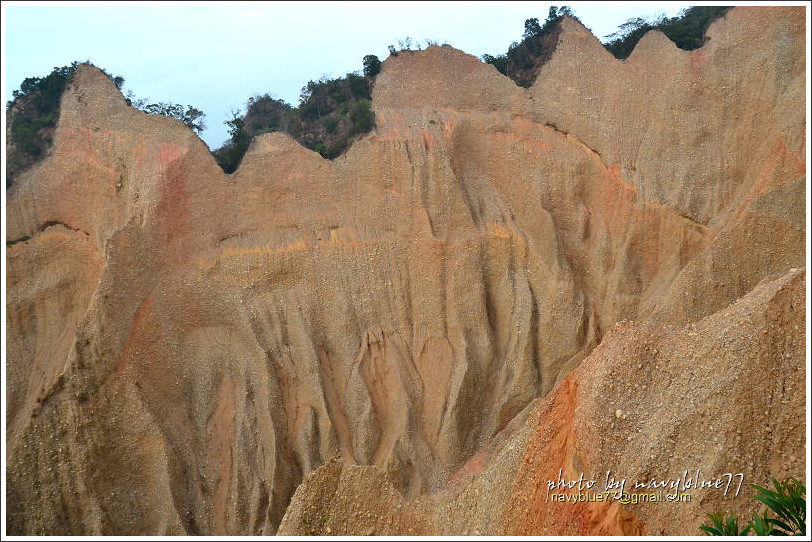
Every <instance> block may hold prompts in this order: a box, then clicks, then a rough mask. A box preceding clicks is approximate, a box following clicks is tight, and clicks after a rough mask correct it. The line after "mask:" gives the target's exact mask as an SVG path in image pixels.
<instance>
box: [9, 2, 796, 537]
mask: <svg viewBox="0 0 812 542" xmlns="http://www.w3.org/2000/svg"><path fill="white" fill-rule="evenodd" d="M563 24H564V26H563V28H562V31H561V34H560V43H559V46H558V49H557V50H556V52H555V53H554V54H553V56H552V58H551V59H550V60H549V61H548V62H547V63H546V64H545V65H544V67H543V68H542V71H541V73H540V74H539V78H538V80H537V82H536V84H535V86H534V87H532V88H531V89H528V90H524V89H521V88H519V87H516V86H515V85H514V84H513V83H512V82H511V81H510V80H509V79H507V78H504V77H502V76H501V75H499V74H498V73H497V72H496V71H495V70H494V69H493V67H491V66H488V65H485V64H482V63H481V62H479V61H478V60H477V59H475V58H474V57H471V56H469V55H466V54H464V53H462V52H460V51H457V50H454V49H452V48H450V47H430V48H429V49H427V50H426V51H422V52H412V53H407V52H402V53H401V54H399V55H398V56H396V57H391V58H389V59H388V60H387V61H386V62H385V63H384V64H383V70H382V72H381V73H380V74H379V76H378V78H377V81H376V85H375V90H374V93H373V108H374V110H375V113H376V121H377V129H376V130H375V131H374V132H373V133H371V134H369V135H367V136H365V137H364V138H363V139H361V140H360V141H358V142H356V143H355V144H354V145H353V146H352V147H351V148H350V149H349V151H348V152H347V153H346V155H344V156H342V157H340V158H338V159H336V160H335V161H332V162H331V161H326V160H323V159H322V158H321V157H320V156H319V155H318V154H316V153H313V152H310V151H308V150H307V149H304V148H303V147H301V146H299V145H298V144H297V143H295V142H294V141H293V140H292V139H290V138H289V137H287V136H285V135H282V134H268V135H264V136H261V137H259V138H257V139H255V140H254V142H253V143H252V146H251V148H250V150H249V152H248V154H246V156H245V158H244V159H243V162H242V164H241V166H240V168H239V169H238V170H237V172H236V173H234V174H233V175H225V174H223V173H222V171H221V170H220V169H219V168H218V167H217V165H216V164H215V162H214V160H213V158H212V157H211V155H210V154H209V152H208V149H207V148H206V146H205V145H204V144H203V143H202V142H201V141H200V140H199V139H198V138H197V137H196V136H195V135H194V134H193V133H192V132H191V131H190V130H188V129H186V127H185V126H183V125H182V124H181V123H180V122H177V121H174V120H172V119H166V118H161V117H155V116H148V115H146V114H144V113H141V112H139V111H136V110H135V109H133V108H130V107H127V106H126V104H125V102H124V99H123V97H122V96H121V95H120V93H119V92H118V91H117V90H116V89H115V87H114V85H113V84H112V83H111V82H110V81H109V79H108V78H107V77H106V76H105V75H104V74H102V73H101V72H100V71H98V70H96V69H94V68H92V67H89V66H81V67H80V68H79V69H77V72H76V74H75V75H74V77H73V79H72V80H71V82H70V84H69V86H68V88H67V90H66V92H65V94H64V96H63V100H62V106H61V117H60V120H59V124H58V126H57V131H56V137H55V145H54V148H53V153H52V155H51V156H50V157H49V158H48V159H46V160H45V161H43V162H42V163H40V164H38V165H36V166H35V167H34V168H32V169H31V170H29V171H28V172H26V173H24V174H22V175H20V177H19V179H18V180H17V181H16V182H15V185H14V187H13V188H12V189H11V191H10V192H9V193H8V200H7V215H8V220H7V250H6V258H7V266H8V286H7V291H6V295H7V310H8V315H9V317H8V323H7V340H8V346H7V374H8V381H7V391H6V397H7V403H8V415H7V419H6V427H7V450H8V456H7V469H8V471H7V472H8V474H7V484H8V485H7V487H8V490H7V502H8V505H7V507H8V508H7V512H8V518H9V519H8V531H9V533H10V534H11V533H13V534H22V533H25V534H67V533H72V534H170V533H174V534H182V533H189V534H202V533H214V534H260V533H264V534H268V533H273V532H275V531H276V529H277V527H278V526H279V524H280V521H281V520H282V516H283V514H284V513H285V510H286V508H287V506H288V503H289V501H290V499H291V496H292V495H293V493H294V490H295V489H296V487H297V486H298V485H299V484H300V483H301V481H302V479H303V477H304V476H305V475H307V474H308V473H310V472H312V471H314V470H315V469H317V468H318V467H319V466H321V465H323V464H325V463H326V462H327V461H328V460H329V459H330V458H332V457H334V456H336V455H340V456H341V457H342V458H343V461H344V462H345V463H347V464H348V465H351V464H353V463H358V464H361V465H372V466H373V467H372V468H373V471H374V472H379V473H381V476H382V477H383V478H386V483H387V484H389V483H391V484H393V485H392V488H393V491H395V490H396V491H397V492H399V494H400V495H402V498H403V499H404V502H416V503H417V504H416V505H415V506H422V504H420V503H422V502H423V501H424V500H425V498H426V495H430V494H438V495H439V494H442V493H438V492H442V490H444V489H445V488H446V487H447V486H448V483H449V480H455V479H456V478H454V477H453V475H454V473H458V475H459V473H460V472H466V469H468V470H471V469H472V468H473V467H472V465H475V464H476V458H477V457H480V458H481V457H484V456H482V455H481V454H482V453H485V452H483V451H482V450H487V449H489V448H488V446H492V441H493V440H492V439H493V438H494V435H497V434H502V435H505V434H507V433H506V432H505V431H506V428H514V429H515V428H516V427H520V426H522V424H521V423H520V421H521V420H522V419H524V417H527V416H528V415H530V416H531V417H532V416H535V415H531V414H530V411H531V410H532V407H529V405H531V404H532V403H533V401H534V400H537V399H538V398H540V397H544V396H546V395H547V394H548V393H549V392H550V391H551V390H552V389H553V388H554V386H555V385H556V382H558V381H561V380H562V379H564V377H566V375H567V374H568V373H569V372H570V371H571V370H572V369H573V368H575V367H577V366H578V365H579V364H580V363H581V361H582V360H583V359H584V358H585V357H586V356H587V355H589V353H590V352H592V350H593V349H594V348H595V346H596V345H598V344H599V343H601V341H602V340H603V338H604V335H605V334H606V333H607V331H608V330H611V329H613V328H614V326H615V324H616V323H617V322H618V321H620V320H623V319H627V320H639V321H647V322H650V323H649V324H647V325H652V326H655V325H659V324H662V323H664V322H667V323H669V324H672V325H679V326H682V325H683V324H685V323H686V322H688V321H690V320H691V319H696V318H702V317H705V316H708V315H710V314H712V313H714V312H717V311H719V310H721V309H724V307H726V306H727V305H728V304H729V303H730V302H732V301H734V300H736V299H738V298H740V297H742V296H743V295H744V294H746V293H747V292H748V291H750V290H751V289H752V288H753V287H754V286H756V284H757V283H758V282H759V281H760V280H761V279H762V278H763V277H765V276H767V275H770V274H773V273H785V272H787V270H788V269H789V268H790V267H793V266H795V267H802V266H803V265H805V261H804V235H805V230H804V204H803V202H804V201H805V163H804V162H803V160H804V156H805V139H804V130H805V117H804V113H803V103H804V91H803V89H804V66H805V58H804V32H805V29H804V12H803V9H802V8H736V9H734V10H732V11H731V12H730V13H729V14H728V15H727V16H726V17H725V19H723V20H721V21H718V22H717V23H715V24H714V25H713V26H712V27H711V29H710V30H709V35H710V37H711V40H710V42H709V43H708V44H706V45H705V46H704V47H703V48H702V49H700V50H697V51H693V52H685V51H680V50H677V49H676V48H674V46H673V44H671V43H670V42H668V40H667V39H665V38H664V37H663V36H662V35H656V34H650V35H649V36H647V37H646V38H645V39H644V40H643V41H642V42H641V43H640V45H638V48H637V49H636V50H635V52H634V53H633V54H632V56H631V57H630V58H629V60H628V61H626V62H620V61H617V60H615V59H613V58H612V57H610V56H609V55H608V53H606V52H605V51H604V50H603V48H602V47H601V46H600V44H599V43H598V41H597V39H595V38H594V36H592V35H591V34H590V33H589V32H588V31H587V30H586V29H584V28H583V27H581V26H580V25H579V24H578V23H576V22H574V21H572V20H565V21H564V23H563ZM665 67H667V70H666V69H665ZM652 74H653V75H652ZM802 334H803V332H801V335H802ZM629 340H632V339H629ZM800 344H802V342H801V343H800ZM801 348H802V346H801ZM594 357H595V355H594V354H593V358H594ZM801 357H803V356H802V355H801ZM590 359H592V358H590ZM796 361H797V360H796ZM593 363H594V362H593ZM634 363H635V360H632V359H631V358H628V359H626V358H624V357H623V356H618V357H617V361H616V366H617V370H618V371H623V370H629V368H630V367H631V365H633V364H634ZM799 363H800V362H799ZM666 365H667V364H666ZM635 367H636V365H635ZM776 370H777V369H776ZM581 374H583V373H581ZM795 378H796V377H795V376H793V377H792V379H793V381H794V379H795ZM798 378H800V377H798ZM565 382H573V380H572V379H570V380H567V381H565ZM800 382H803V380H800ZM600 383H605V382H604V381H603V380H595V381H594V386H597V385H599V384H600ZM571 385H572V384H561V385H560V386H559V387H558V388H557V390H558V391H557V392H556V393H554V394H552V395H550V396H549V397H548V398H547V399H546V400H545V401H547V402H549V401H551V400H553V399H551V398H553V397H559V396H561V395H562V393H563V392H562V391H561V389H562V386H571ZM641 385H642V384H641ZM745 388H746V387H745ZM745 388H742V389H743V390H744V391H742V393H747V390H746V389H745ZM798 389H799V390H800V389H801V387H800V384H799V385H798ZM792 397H793V398H792V401H795V402H794V403H792V405H793V407H794V408H796V409H798V408H800V409H799V410H796V412H801V413H802V412H803V410H804V407H805V404H804V399H803V395H802V394H801V395H797V394H796V395H793V396H792ZM579 401H585V400H584V399H580V400H579ZM594 401H595V399H590V400H589V401H587V402H586V403H581V402H579V403H578V404H590V405H591V404H593V403H594ZM754 401H755V402H757V400H756V399H754ZM798 402H800V404H797V403H798ZM754 404H755V403H754ZM756 406H758V405H756ZM584 408H586V407H584ZM589 408H598V407H597V406H592V407H589ZM754 408H755V407H754ZM517 416H519V417H518V418H517ZM538 417H540V419H543V418H544V415H543V413H542V414H538ZM511 420H513V423H511ZM742 420H744V418H742ZM540 423H543V422H540ZM686 427H687V426H686ZM787 427H789V428H790V429H791V426H787ZM514 429H511V431H514ZM790 429H787V431H789V430H790ZM500 431H502V433H499V432H500ZM515 431H519V430H518V429H515ZM522 431H524V432H525V433H527V430H522ZM511 434H512V433H511ZM522 434H524V433H522ZM517 438H518V437H517ZM523 438H525V439H529V438H530V437H529V436H527V435H525V437H523ZM598 442H602V441H600V440H599V441H598ZM489 443H490V444H489ZM594 445H595V446H598V447H597V448H592V449H591V450H590V452H589V454H590V455H589V457H590V458H591V459H590V461H592V462H593V463H591V464H594V465H601V466H602V465H603V463H600V461H604V459H600V457H601V454H603V453H604V451H605V450H603V449H602V448H600V447H599V445H598V444H594ZM685 445H687V443H686V444H685ZM509 448H510V449H516V445H515V444H512V445H511V446H509ZM494 453H495V452H494ZM500 457H501V456H500ZM472 458H474V459H473V461H474V463H471V461H472ZM754 458H755V459H759V458H760V456H758V457H756V456H754ZM659 459H661V458H659V456H658V460H659ZM556 461H557V460H556ZM605 461H608V459H605ZM331 465H333V466H331V467H329V468H330V469H332V471H330V472H333V471H335V472H343V471H342V469H344V467H337V466H336V465H337V463H335V462H334V463H331ZM651 465H654V463H651ZM779 467H780V468H779ZM784 467H786V465H785V464H780V465H779V466H778V467H775V469H778V470H780V469H781V468H784ZM375 468H377V469H378V470H375ZM483 468H484V467H483ZM757 468H760V469H761V468H764V467H763V465H762V464H758V466H757ZM775 469H774V468H772V467H771V470H770V471H769V472H771V473H774V472H776V470H775ZM473 470H474V471H476V470H481V469H477V468H473ZM335 472H334V473H333V475H323V474H322V475H320V476H322V478H324V479H325V480H328V482H326V483H328V484H337V483H338V482H336V481H329V480H330V479H331V476H336V475H337V474H335ZM765 472H766V471H759V473H761V474H764V473H765ZM341 476H344V475H343V474H342V475H341ZM346 476H348V477H349V478H347V479H360V480H362V481H363V482H364V483H365V484H367V485H369V484H370V483H371V482H370V480H372V481H374V477H370V476H366V475H363V476H360V478H358V476H356V475H354V474H351V473H350V474H347V475H346ZM353 476H356V478H353ZM482 476H486V475H485V474H483V475H482ZM343 479H344V478H342V480H343ZM500 480H501V479H500ZM505 485H506V484H501V485H500V488H501V489H500V490H501V491H503V492H507V493H506V495H507V496H510V495H519V494H521V491H520V490H518V489H517V490H516V491H513V490H511V489H509V488H506V487H505ZM311 486H313V487H318V484H311ZM336 487H338V486H336ZM353 487H355V486H353ZM358 487H360V486H358ZM365 487H366V486H365ZM356 489H357V488H356ZM302 491H303V492H304V493H305V494H306V493H307V492H306V491H305V490H302ZM364 491H366V490H364ZM376 491H384V489H380V488H379V490H376ZM421 495H422V496H423V497H420V499H418V500H417V501H414V499H415V498H417V497H418V496H421ZM302 498H307V497H306V496H305V497H302ZM355 498H357V499H360V500H363V499H364V495H362V494H357V495H355ZM399 498H400V497H399ZM505 502H507V497H506V499H505ZM495 510H496V509H495ZM498 510H501V509H498ZM520 510H521V508H520V507H515V510H514V512H515V513H516V514H519V513H520ZM433 513H434V512H426V511H425V510H424V509H420V510H418V511H417V512H415V514H416V515H414V516H413V517H412V516H410V518H411V519H410V518H407V519H405V520H403V522H402V525H403V526H405V528H408V527H411V528H413V529H417V528H418V524H417V523H415V522H417V520H416V519H414V518H416V517H418V515H419V517H421V518H424V517H426V514H429V515H430V514H433ZM495 513H496V512H494V514H495ZM691 513H694V514H695V513H698V512H696V511H692V512H691ZM420 514H422V515H420ZM644 515H645V514H642V515H641V517H643V516H644ZM420 521H421V522H422V521H423V520H422V519H421V520H420ZM494 521H495V522H496V521H497V520H494ZM499 521H502V520H501V519H500V520H499ZM640 521H641V525H644V524H648V523H650V524H652V525H653V524H657V522H658V521H661V522H664V523H662V524H663V525H666V526H668V525H671V523H669V521H673V518H670V517H669V518H665V519H661V518H653V519H652V518H651V517H643V519H641V520H640ZM288 523H289V524H290V525H295V526H298V525H299V524H298V523H296V522H292V523H291V522H288ZM497 523H498V522H496V523H493V524H492V525H491V527H493V526H495V525H497ZM419 525H420V529H423V531H425V532H430V531H431V530H432V529H435V527H432V526H431V525H432V523H431V521H429V520H426V522H425V523H420V524H419ZM448 525H455V526H459V527H460V529H462V526H460V525H458V524H457V523H453V522H451V523H448ZM489 525H490V524H489ZM500 525H501V524H500ZM505 525H508V526H512V527H506V529H507V531H510V532H513V531H516V532H518V531H521V530H522V529H524V528H525V527H521V526H526V525H529V526H528V527H527V529H528V531H527V532H537V531H538V529H541V530H544V529H548V530H547V531H545V532H550V533H553V532H565V531H567V529H565V528H563V527H562V528H561V529H560V530H556V529H554V528H552V527H549V528H548V526H546V525H547V524H544V525H545V526H543V528H542V527H540V526H539V525H535V524H528V523H527V522H526V521H524V520H522V519H521V518H519V519H516V520H515V521H514V520H510V521H507V520H505ZM296 528H298V527H296ZM373 528H374V525H373ZM489 529H490V530H491V531H492V532H496V530H495V529H496V527H493V528H492V529H491V528H490V527H489ZM294 530H295V529H294ZM347 532H360V531H353V530H352V529H350V530H348V531H347ZM399 532H400V531H399ZM421 532H422V531H421ZM567 532H580V531H578V529H576V530H574V531H567ZM362 534H363V533H362Z"/></svg>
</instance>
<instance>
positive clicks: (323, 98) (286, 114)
mask: <svg viewBox="0 0 812 542" xmlns="http://www.w3.org/2000/svg"><path fill="white" fill-rule="evenodd" d="M363 65H364V67H363V75H360V74H358V73H348V74H347V75H345V76H344V77H338V78H335V79H329V78H327V77H322V78H321V79H319V80H318V81H309V82H308V83H307V85H305V86H304V87H303V88H302V91H301V93H300V95H299V105H298V106H297V107H293V106H291V105H290V104H288V103H286V102H285V101H283V100H278V99H276V98H273V97H272V96H271V95H270V94H267V93H266V94H262V95H255V96H252V97H251V98H249V99H248V101H247V103H246V105H245V113H244V114H242V113H240V111H236V112H233V113H232V118H231V119H230V120H227V121H226V122H225V124H226V125H227V126H228V131H229V134H230V136H231V137H230V138H229V140H228V141H226V142H225V143H224V144H223V146H222V147H220V148H219V149H216V150H214V151H212V154H213V155H214V158H215V159H216V160H217V163H218V164H220V167H222V168H223V171H225V172H226V173H232V172H234V171H235V170H236V169H237V167H238V166H239V165H240V161H242V157H243V156H244V155H245V152H246V151H247V150H248V146H249V145H250V143H251V139H253V138H254V137H255V136H258V135H260V134H264V133H268V132H286V133H287V134H289V135H290V136H291V137H293V138H294V139H295V140H296V141H298V142H299V143H301V144H302V145H303V146H305V147H307V148H308V149H311V150H314V151H316V152H318V153H319V154H321V155H322V156H323V157H324V158H329V159H333V158H336V157H337V156H339V155H341V153H343V152H344V151H345V150H346V149H347V148H348V147H349V146H350V144H351V143H352V141H353V140H354V139H355V138H356V137H358V136H360V135H362V134H365V133H367V132H369V131H370V130H371V129H372V128H374V127H375V113H373V112H372V107H371V106H372V102H371V101H370V100H371V99H372V84H373V82H374V80H375V76H376V75H377V74H378V72H379V71H380V70H381V61H380V60H379V59H378V57H376V56H375V55H367V56H365V57H364V60H363Z"/></svg>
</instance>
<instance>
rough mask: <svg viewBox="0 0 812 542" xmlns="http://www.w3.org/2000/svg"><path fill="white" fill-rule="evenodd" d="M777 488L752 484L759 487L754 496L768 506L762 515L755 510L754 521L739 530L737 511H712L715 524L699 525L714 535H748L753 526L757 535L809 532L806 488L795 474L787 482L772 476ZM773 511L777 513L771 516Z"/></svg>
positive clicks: (803, 533)
mask: <svg viewBox="0 0 812 542" xmlns="http://www.w3.org/2000/svg"><path fill="white" fill-rule="evenodd" d="M772 483H773V486H775V491H772V490H770V489H767V488H764V487H761V486H758V485H756V484H750V487H752V488H753V489H755V490H756V494H755V495H753V498H754V499H755V500H757V501H759V502H760V503H762V504H764V505H765V506H766V507H767V508H766V509H765V510H764V512H763V514H762V515H761V516H759V515H758V513H755V512H754V513H753V521H752V522H750V523H748V524H747V525H745V526H744V528H742V529H741V530H739V525H738V523H739V520H738V518H736V516H735V515H734V514H730V517H728V518H727V519H725V517H724V515H723V514H720V513H718V512H717V513H714V514H708V517H709V518H710V520H711V523H712V525H702V526H700V527H699V528H700V529H702V530H703V531H705V532H706V533H707V534H709V535H712V536H744V535H746V534H748V533H749V532H750V531H751V530H752V531H753V533H754V534H756V535H757V536H787V535H801V536H806V488H805V487H804V485H803V484H802V483H801V482H799V481H798V480H796V479H795V478H789V479H787V480H784V481H783V482H778V481H777V480H776V479H775V478H773V480H772ZM770 512H772V513H773V514H775V515H776V516H777V517H770Z"/></svg>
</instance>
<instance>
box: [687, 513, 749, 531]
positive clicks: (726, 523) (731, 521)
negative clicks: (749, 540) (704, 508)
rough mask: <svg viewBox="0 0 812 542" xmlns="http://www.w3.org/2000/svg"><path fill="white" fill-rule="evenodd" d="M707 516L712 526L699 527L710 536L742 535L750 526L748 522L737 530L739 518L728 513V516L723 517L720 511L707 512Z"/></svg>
mask: <svg viewBox="0 0 812 542" xmlns="http://www.w3.org/2000/svg"><path fill="white" fill-rule="evenodd" d="M708 517H709V518H710V520H711V523H713V525H712V526H708V525H702V526H701V527H700V529H702V530H703V531H705V532H706V533H708V534H709V535H712V536H744V535H746V534H747V533H749V532H750V529H751V528H752V526H751V525H750V524H749V523H748V524H747V525H745V526H744V529H742V530H741V531H740V530H739V519H738V518H737V517H736V516H735V515H734V514H730V517H728V518H727V519H725V516H724V515H723V514H720V513H718V512H717V513H715V514H708Z"/></svg>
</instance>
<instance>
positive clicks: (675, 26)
mask: <svg viewBox="0 0 812 542" xmlns="http://www.w3.org/2000/svg"><path fill="white" fill-rule="evenodd" d="M729 9H730V7H729V6H694V7H688V8H685V9H683V10H682V11H681V12H680V13H679V15H677V16H676V17H671V18H669V17H665V16H662V17H659V18H657V19H654V20H646V19H643V18H641V17H635V18H632V19H629V20H628V21H626V22H625V23H623V24H622V25H620V28H619V29H618V31H617V32H615V33H614V34H610V35H609V36H607V37H608V38H611V39H610V40H609V41H608V42H607V43H604V44H603V46H604V47H605V48H606V50H607V51H609V52H610V53H612V55H614V56H615V58H618V59H621V60H622V59H626V58H628V56H629V55H630V54H631V52H632V51H633V50H634V47H635V45H637V42H638V41H640V38H642V37H643V36H644V35H645V34H646V32H648V31H649V30H660V31H662V32H663V33H664V34H665V35H666V36H668V37H669V38H670V39H671V41H673V42H674V43H675V44H676V46H677V47H679V48H680V49H685V50H688V51H690V50H692V49H698V48H699V47H702V44H703V43H704V40H705V31H706V30H707V29H708V26H710V24H711V23H712V22H713V21H715V20H716V19H718V18H719V17H721V16H722V15H724V14H725V12H727V10H729ZM564 17H572V18H574V19H576V20H578V18H577V17H576V16H575V15H574V13H573V12H572V9H570V7H569V6H564V7H561V8H559V7H558V6H552V7H550V11H549V12H548V15H547V19H545V21H544V24H540V23H539V20H538V19H535V18H534V19H527V20H526V21H525V22H524V34H523V35H522V40H521V41H514V42H513V43H512V44H511V45H510V47H509V48H508V51H507V53H505V54H502V55H498V56H493V55H489V54H485V55H483V56H482V60H483V62H486V63H488V64H492V65H493V66H494V67H495V68H496V69H497V70H498V71H499V73H501V74H503V75H507V76H508V77H510V78H511V79H513V81H514V82H515V83H516V84H517V85H519V86H522V87H529V86H531V85H532V84H533V83H534V82H535V79H536V75H537V74H538V72H539V70H540V69H541V66H543V65H544V63H545V62H547V61H548V60H549V59H550V57H551V56H552V53H553V51H554V50H555V47H556V45H557V43H558V34H559V32H560V23H561V21H562V20H563V19H564Z"/></svg>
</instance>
